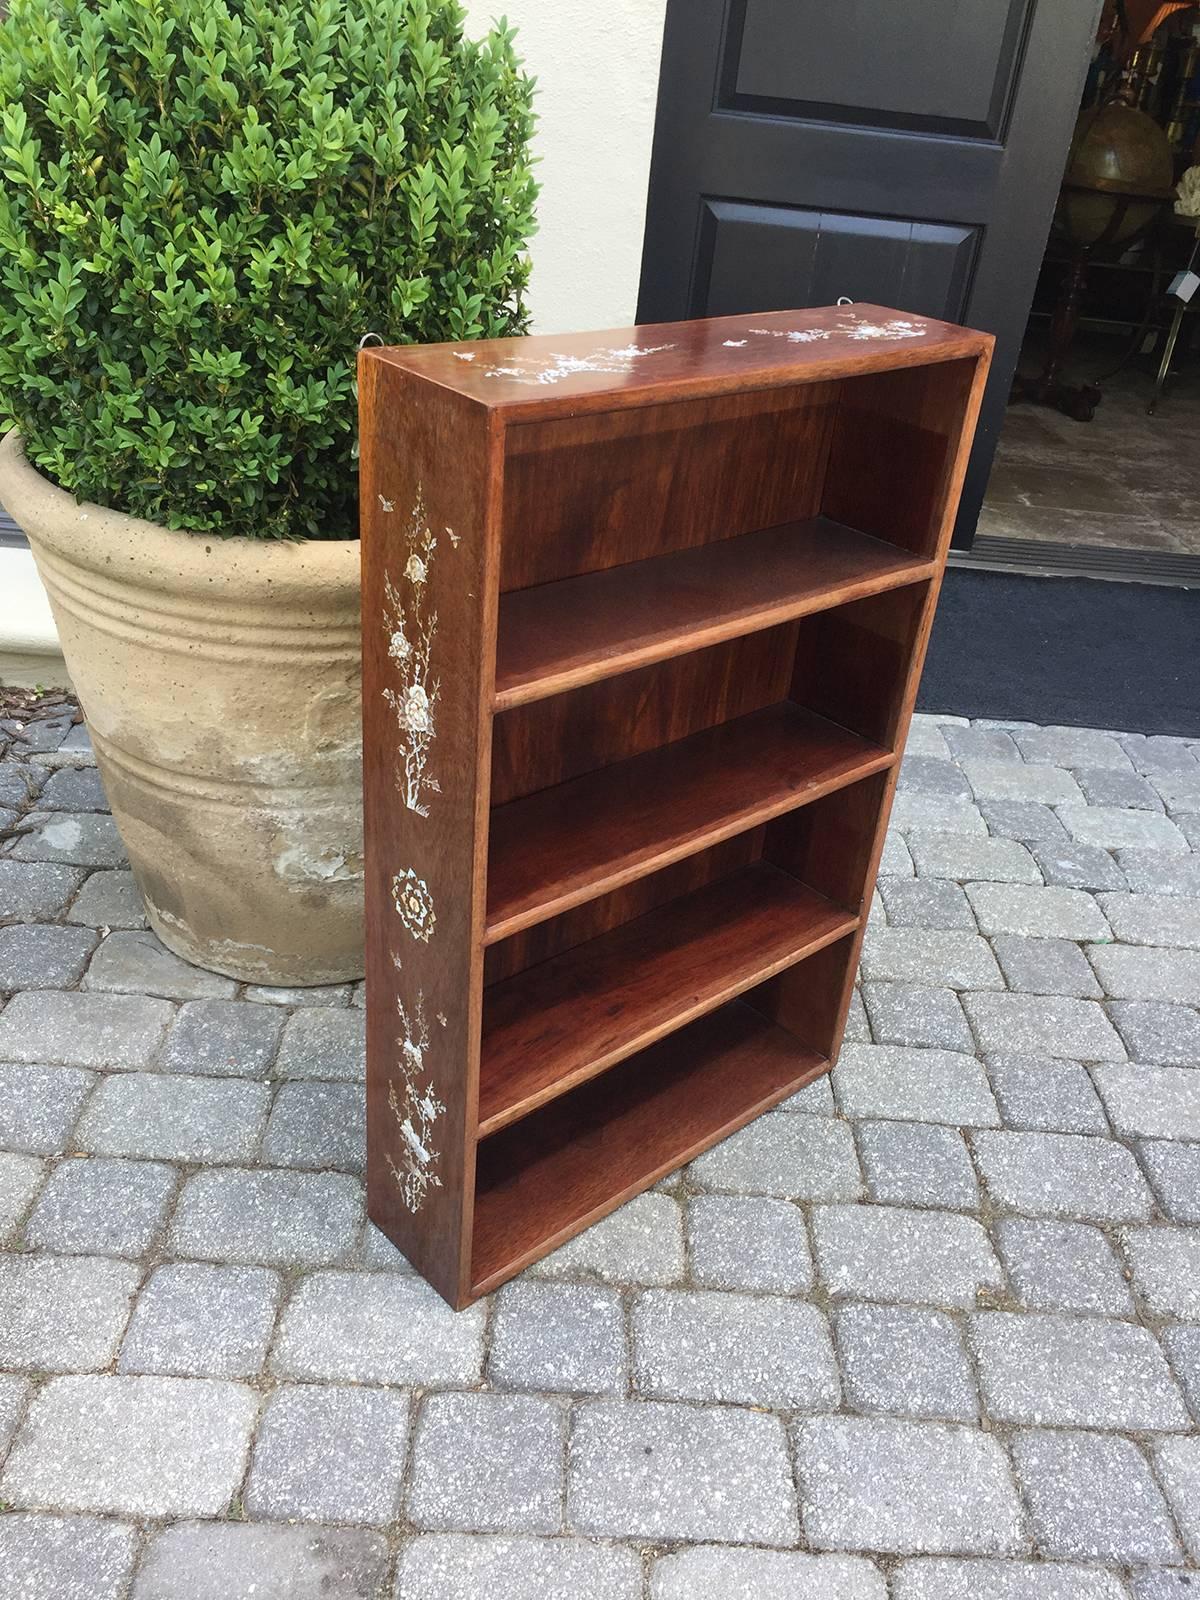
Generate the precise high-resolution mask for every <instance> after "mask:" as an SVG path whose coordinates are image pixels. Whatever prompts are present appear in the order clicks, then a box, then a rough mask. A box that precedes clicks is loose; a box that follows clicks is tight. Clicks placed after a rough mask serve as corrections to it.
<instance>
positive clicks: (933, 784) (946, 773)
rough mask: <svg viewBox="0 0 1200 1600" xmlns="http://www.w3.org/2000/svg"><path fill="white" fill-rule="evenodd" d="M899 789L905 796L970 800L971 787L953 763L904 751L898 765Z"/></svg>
mask: <svg viewBox="0 0 1200 1600" xmlns="http://www.w3.org/2000/svg"><path fill="white" fill-rule="evenodd" d="M899 788H900V791H901V792H902V793H905V794H934V795H937V794H945V795H954V796H957V797H958V798H960V799H963V800H969V799H970V798H971V785H970V784H969V783H968V782H967V780H966V778H964V777H963V775H962V771H961V769H960V768H959V767H957V766H956V765H955V763H954V762H953V761H949V760H945V759H942V760H939V759H938V758H937V757H936V756H929V755H919V754H917V753H915V752H913V753H910V752H909V751H907V750H906V751H905V753H904V760H903V761H902V762H901V763H900V780H899Z"/></svg>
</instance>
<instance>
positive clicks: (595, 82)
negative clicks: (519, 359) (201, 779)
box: [0, 0, 666, 684]
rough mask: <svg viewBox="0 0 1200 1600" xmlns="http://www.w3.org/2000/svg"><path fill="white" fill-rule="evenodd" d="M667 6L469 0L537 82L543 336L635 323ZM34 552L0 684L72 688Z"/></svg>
mask: <svg viewBox="0 0 1200 1600" xmlns="http://www.w3.org/2000/svg"><path fill="white" fill-rule="evenodd" d="M665 10H666V0H606V3H605V4H603V5H598V4H597V3H596V0H498V3H493V0H469V3H468V16H469V27H470V29H471V30H472V32H474V33H476V34H479V33H483V32H486V30H487V27H488V24H489V22H490V21H491V19H492V18H493V17H494V16H496V15H498V14H500V13H501V12H503V14H505V15H506V16H507V17H508V20H509V22H511V23H512V24H514V25H515V27H516V28H517V30H518V48H519V50H520V52H521V54H522V56H523V57H524V59H525V64H526V67H527V68H528V70H529V71H530V72H532V73H533V75H534V76H535V77H536V78H537V80H538V92H537V110H538V116H539V124H538V131H537V135H536V153H537V155H538V157H539V164H538V180H539V182H540V183H541V185H542V193H541V198H540V201H539V205H538V222H539V228H538V233H537V234H536V235H535V237H534V239H533V243H532V254H533V278H532V281H531V284H530V294H529V304H530V308H531V310H532V312H533V327H534V331H535V332H537V333H566V332H569V331H571V330H572V329H584V328H614V327H620V326H622V325H623V324H625V323H629V322H632V321H633V318H634V310H635V308H636V305H637V290H638V277H639V274H640V271H641V257H642V231H643V228H644V225H645V216H646V187H647V182H648V179H649V172H650V146H651V141H652V139H653V135H654V111H655V104H656V100H657V96H658V69H659V57H660V54H661V51H662V31H663V17H664V13H665ZM56 653H57V638H56V635H55V632H54V624H53V622H52V620H51V617H50V608H49V606H48V605H47V604H46V597H45V593H44V592H43V590H42V586H41V584H40V582H39V581H38V577H37V573H36V571H35V569H34V565H33V558H32V557H31V556H30V554H29V552H28V551H27V550H6V549H0V683H19V682H35V681H36V682H45V683H49V684H60V683H65V681H66V679H65V675H64V673H63V670H62V669H61V664H60V665H59V666H58V667H56V666H55V660H54V658H55V655H56Z"/></svg>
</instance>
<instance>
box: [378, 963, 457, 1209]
mask: <svg viewBox="0 0 1200 1600" xmlns="http://www.w3.org/2000/svg"><path fill="white" fill-rule="evenodd" d="M392 959H393V960H395V957H393V958H392ZM397 965H399V963H398V962H397ZM396 1010H397V1012H398V1013H399V1016H400V1027H401V1029H402V1032H401V1035H400V1037H399V1038H398V1039H397V1040H396V1043H397V1044H398V1045H399V1047H400V1057H399V1062H398V1066H399V1073H400V1082H399V1083H396V1082H393V1083H392V1084H391V1086H390V1088H389V1090H388V1107H389V1109H390V1110H391V1113H392V1115H393V1117H395V1119H396V1122H397V1125H398V1126H399V1129H400V1159H399V1160H396V1159H394V1158H393V1157H392V1156H389V1157H388V1166H389V1167H390V1168H391V1171H392V1176H393V1177H394V1178H395V1180H396V1183H397V1185H398V1187H399V1189H400V1197H401V1199H402V1200H403V1201H404V1204H405V1206H406V1207H407V1209H408V1210H409V1211H411V1212H412V1213H413V1214H414V1215H415V1214H416V1213H417V1212H418V1211H419V1210H420V1209H421V1206H422V1204H423V1203H424V1200H425V1196H426V1193H427V1192H428V1191H429V1190H430V1189H431V1188H432V1189H440V1188H441V1187H442V1180H441V1179H440V1178H439V1177H438V1174H437V1165H438V1162H439V1161H440V1160H441V1153H440V1152H439V1150H438V1149H437V1147H436V1145H435V1143H434V1129H435V1126H436V1124H437V1120H438V1118H439V1117H441V1116H444V1115H445V1112H446V1107H445V1106H444V1105H443V1104H442V1102H441V1101H440V1100H439V1099H438V1097H437V1095H435V1094H434V1092H433V1089H432V1087H431V1085H430V1083H429V1076H428V1070H427V1068H426V1065H425V1053H426V1051H427V1050H428V1049H429V1026H428V1024H427V1023H426V1021H425V997H424V994H423V993H422V992H421V991H418V993H417V1001H416V1005H415V1006H414V1007H413V1014H412V1016H411V1017H410V1016H409V1014H408V1011H407V1009H406V1008H405V1005H404V1002H403V1000H401V999H399V998H398V997H397V1000H396Z"/></svg>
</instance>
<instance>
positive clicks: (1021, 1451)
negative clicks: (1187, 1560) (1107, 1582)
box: [1012, 1429, 1180, 1565]
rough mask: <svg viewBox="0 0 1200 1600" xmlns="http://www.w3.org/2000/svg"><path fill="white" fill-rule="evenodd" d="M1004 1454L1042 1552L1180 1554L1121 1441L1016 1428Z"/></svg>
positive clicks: (1098, 1556) (1126, 1558)
mask: <svg viewBox="0 0 1200 1600" xmlns="http://www.w3.org/2000/svg"><path fill="white" fill-rule="evenodd" d="M1012 1454H1013V1462H1014V1465H1015V1466H1016V1469H1017V1477H1018V1478H1019V1479H1020V1480H1021V1484H1022V1486H1023V1488H1024V1490H1025V1499H1026V1503H1027V1504H1028V1506H1029V1519H1030V1529H1031V1531H1032V1533H1033V1537H1034V1539H1035V1540H1036V1542H1037V1545H1038V1548H1039V1549H1040V1550H1042V1551H1044V1552H1045V1554H1046V1555H1050V1556H1063V1557H1065V1558H1066V1559H1067V1560H1070V1561H1089V1560H1094V1561H1120V1562H1122V1563H1129V1564H1131V1565H1141V1564H1142V1563H1145V1562H1158V1561H1165V1562H1172V1561H1178V1560H1179V1559H1180V1549H1179V1541H1178V1540H1177V1539H1176V1538H1175V1534H1174V1531H1173V1529H1172V1527H1171V1518H1170V1515H1169V1513H1168V1511H1167V1507H1166V1503H1165V1502H1164V1500H1163V1497H1162V1495H1161V1494H1160V1493H1159V1490H1158V1486H1157V1485H1156V1484H1155V1482H1154V1478H1153V1476H1152V1474H1151V1472H1150V1468H1149V1466H1148V1465H1147V1462H1146V1458H1145V1457H1144V1456H1143V1455H1142V1453H1141V1451H1140V1450H1139V1449H1138V1448H1137V1446H1136V1445H1135V1444H1131V1443H1130V1441H1129V1440H1128V1439H1118V1438H1113V1437H1111V1436H1105V1435H1103V1434H1094V1433H1066V1432H1063V1433H1059V1432H1053V1433H1052V1432H1048V1431H1045V1430H1043V1429H1037V1430H1031V1431H1028V1432H1023V1433H1018V1434H1017V1436H1016V1437H1015V1438H1014V1439H1013V1441H1012Z"/></svg>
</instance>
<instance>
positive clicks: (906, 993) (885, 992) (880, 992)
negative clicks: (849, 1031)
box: [862, 983, 972, 1051]
mask: <svg viewBox="0 0 1200 1600" xmlns="http://www.w3.org/2000/svg"><path fill="white" fill-rule="evenodd" d="M862 992H863V1001H864V1003H865V1005H866V1008H867V1016H868V1017H869V1018H870V1023H871V1034H872V1036H873V1037H874V1038H875V1039H876V1040H878V1042H879V1043H880V1044H898V1045H912V1046H924V1047H928V1048H930V1049H935V1050H968V1051H969V1050H971V1049H972V1042H971V1030H970V1028H968V1027H967V1019H966V1018H965V1017H964V1016H963V1012H962V1007H961V1006H960V1005H959V1003H958V996H957V995H956V994H955V993H954V991H953V990H952V989H925V988H918V987H917V986H916V985H914V984H908V983H864V984H863V991H862Z"/></svg>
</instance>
